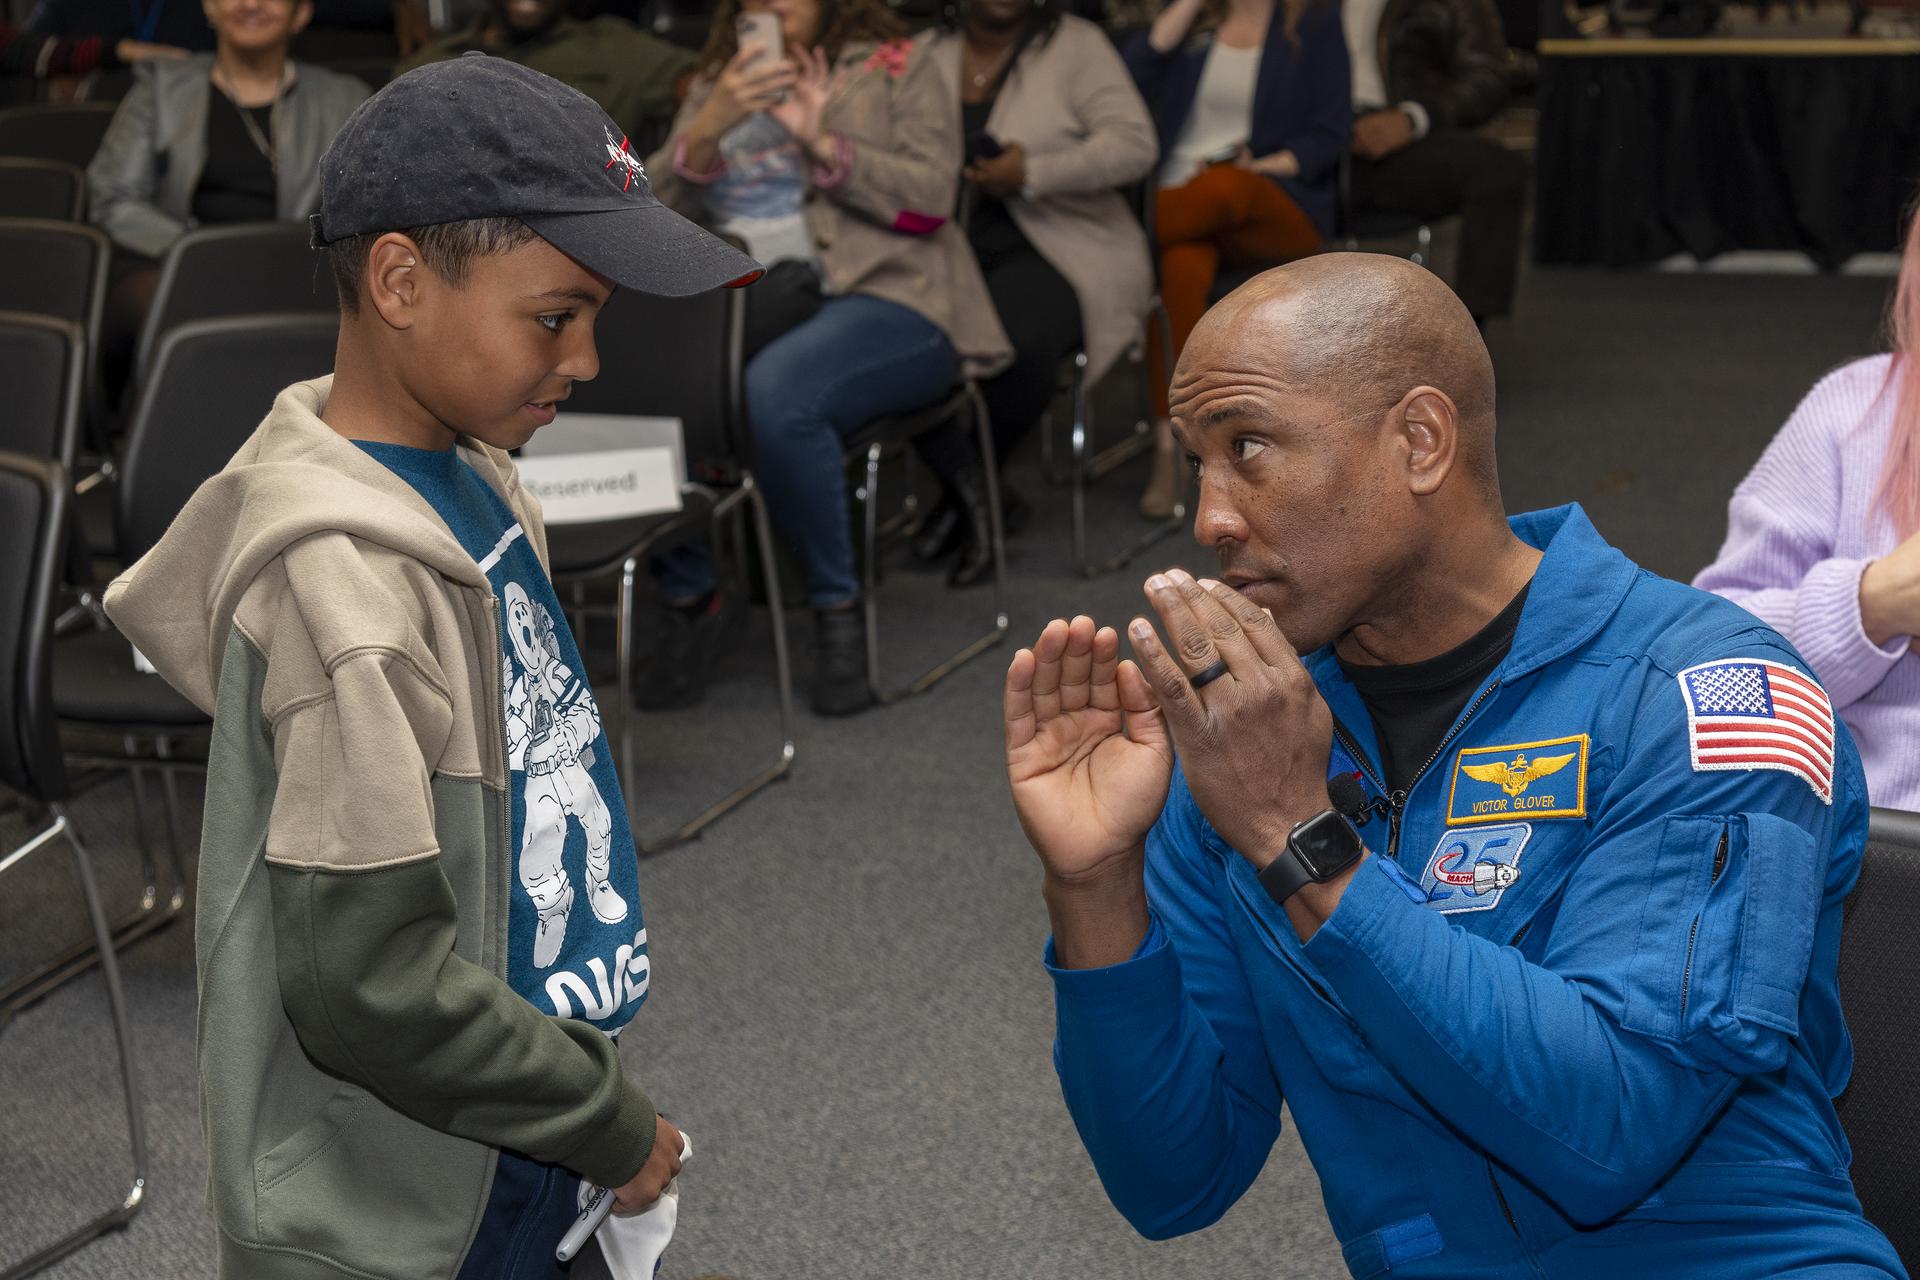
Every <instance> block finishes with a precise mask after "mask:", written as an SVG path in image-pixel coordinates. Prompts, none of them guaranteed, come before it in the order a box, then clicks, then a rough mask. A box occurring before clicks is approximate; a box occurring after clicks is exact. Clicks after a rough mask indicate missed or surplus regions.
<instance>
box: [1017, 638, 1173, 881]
mask: <svg viewBox="0 0 1920 1280" xmlns="http://www.w3.org/2000/svg"><path fill="white" fill-rule="evenodd" d="M1006 712H1007V723H1006V730H1007V776H1008V778H1009V780H1010V781H1011V783H1012V785H1013V803H1014V809H1015V812H1017V813H1018V814H1019V817H1020V825H1021V827H1022V828H1024V829H1025V831H1026V833H1027V839H1028V840H1029V841H1031V842H1032V844H1033V847H1034V848H1035V850H1037V851H1038V852H1039V854H1040V857H1041V859H1042V860H1043V861H1044V862H1045V863H1046V864H1047V867H1048V868H1049V869H1050V870H1051V871H1053V872H1054V874H1056V875H1061V876H1069V877H1071V876H1075V875H1080V874H1082V873H1085V872H1087V871H1090V870H1092V869H1093V868H1094V867H1096V866H1098V865H1099V864H1100V863H1102V862H1104V861H1105V860H1107V859H1108V858H1112V857H1116V856H1118V855H1121V854H1124V853H1126V852H1127V851H1129V850H1131V849H1133V848H1135V847H1136V846H1138V845H1139V844H1140V843H1141V842H1142V841H1143V840H1145V839H1146V834H1147V832H1148V830H1149V829H1151V828H1152V826H1153V823H1154V820H1155V819H1157V818H1158V817H1159V816H1160V810H1161V808H1162V807H1163V806H1164V805H1165V804H1166V799H1167V783H1168V780H1169V779H1170V778H1171V777H1172V773H1173V743H1172V740H1171V739H1170V738H1169V737H1168V735H1167V730H1166V725H1165V723H1164V721H1163V720H1162V719H1161V716H1160V711H1159V708H1158V707H1156V706H1155V705H1154V703H1153V699H1152V696H1151V694H1150V693H1149V692H1148V690H1147V686H1146V681H1145V680H1144V679H1143V678H1142V677H1141V675H1140V672H1139V671H1138V669H1136V668H1135V667H1134V666H1133V664H1131V663H1126V664H1122V663H1120V662H1119V637H1118V636H1116V635H1115V634H1114V633H1113V632H1112V631H1111V630H1103V631H1100V632H1098V633H1096V632H1095V631H1094V627H1093V622H1092V620H1091V619H1089V618H1075V619H1074V620H1073V623H1072V624H1071V626H1069V625H1068V624H1066V623H1063V622H1059V621H1055V622H1053V623H1050V624H1048V626H1047V629H1046V630H1045V631H1043V632H1041V634H1040V638H1039V639H1038V640H1037V641H1035V642H1034V646H1033V649H1032V650H1031V651H1027V650H1023V651H1022V652H1021V653H1020V654H1019V655H1016V657H1015V658H1014V662H1013V666H1012V668H1011V669H1010V670H1009V671H1008V673H1007V698H1006ZM1129 729H1130V730H1131V735H1132V736H1131V737H1129V736H1128V730H1129Z"/></svg>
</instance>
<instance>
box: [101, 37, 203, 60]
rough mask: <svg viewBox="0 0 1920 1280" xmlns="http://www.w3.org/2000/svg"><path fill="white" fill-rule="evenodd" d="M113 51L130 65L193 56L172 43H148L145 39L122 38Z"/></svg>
mask: <svg viewBox="0 0 1920 1280" xmlns="http://www.w3.org/2000/svg"><path fill="white" fill-rule="evenodd" d="M113 53H114V56H115V57H117V58H119V59H120V61H122V62H124V63H126V64H127V65H128V66H132V65H133V64H134V63H136V62H177V61H179V60H180V59H182V58H189V57H192V56H193V55H192V54H190V53H188V52H187V51H186V50H185V49H176V48H174V47H173V46H172V45H170V44H148V43H146V42H145V41H144V40H122V41H121V42H120V43H118V44H116V45H114V46H113Z"/></svg>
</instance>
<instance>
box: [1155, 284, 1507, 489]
mask: <svg viewBox="0 0 1920 1280" xmlns="http://www.w3.org/2000/svg"><path fill="white" fill-rule="evenodd" d="M1255 360H1257V361H1259V362H1261V363H1263V364H1265V365H1266V366H1267V367H1268V368H1269V369H1270V371H1271V373H1272V374H1273V376H1274V377H1276V378H1277V379H1279V380H1281V381H1284V382H1286V383H1289V384H1291V385H1293V386H1295V387H1299V388H1301V389H1303V390H1306V389H1311V390H1312V391H1314V392H1316V393H1318V394H1320V395H1324V396H1328V397H1330V398H1335V399H1338V400H1340V401H1341V402H1343V403H1346V404H1351V405H1352V406H1353V412H1354V415H1355V416H1356V417H1361V416H1363V415H1364V417H1365V418H1367V419H1369V420H1372V419H1377V418H1378V417H1379V416H1380V415H1381V414H1384V413H1385V412H1386V411H1387V410H1388V409H1390V408H1392V407H1393V406H1394V405H1395V404H1397V403H1398V402H1399V401H1400V400H1401V399H1402V398H1403V397H1404V396H1405V395H1406V394H1407V393H1408V392H1409V391H1412V390H1413V389H1414V388H1415V387H1420V386H1427V387H1432V388H1433V389H1435V390H1437V391H1441V392H1444V393H1445V394H1446V396H1447V398H1448V399H1449V400H1451V401H1452V402H1453V405H1454V408H1455V410H1456V412H1457V414H1458V418H1459V434H1460V442H1459V450H1460V459H1459V460H1460V463H1461V465H1462V467H1463V468H1464V470H1465V471H1466V472H1467V473H1468V475H1469V476H1471V477H1472V478H1473V479H1474V480H1475V481H1476V482H1478V483H1479V485H1480V486H1482V487H1483V488H1485V489H1486V490H1487V491H1488V493H1489V495H1490V496H1495V497H1497V494H1498V481H1497V479H1496V475H1497V472H1496V468H1495V465H1494V449H1493V427H1494V386H1493V361H1492V360H1491V359H1490V358H1489V357H1488V355H1487V346H1486V343H1485V342H1483V341H1482V340H1481V337H1480V330H1479V326H1477V325H1475V324H1474V322H1473V317H1472V316H1471V315H1470V314H1468V312H1467V309H1466V307H1464V306H1462V305H1461V303H1460V299H1459V298H1458V297H1456V296H1455V295H1454V292H1453V290H1452V289H1450V288H1448V287H1447V285H1446V283H1445V282H1444V281H1442V280H1441V279H1440V278H1439V277H1438V276H1435V275H1434V274H1433V273H1432V272H1430V271H1428V270H1426V269H1425V268H1424V267H1419V266H1415V265H1414V264H1413V263H1411V262H1408V261H1406V260H1405V259H1403V258H1395V257H1390V256H1388V255H1386V254H1379V253H1324V254H1318V255H1316V256H1314V257H1311V258H1302V259H1301V260H1300V261H1298V262H1292V263H1288V264H1287V265H1286V266H1283V267H1276V268H1274V269H1273V270H1271V271H1266V272H1263V273H1261V274H1260V275H1258V276H1255V277H1254V278H1253V279H1252V280H1250V281H1248V282H1247V283H1246V284H1244V285H1242V286H1241V287H1240V288H1238V289H1236V290H1234V291H1233V293H1231V294H1229V295H1228V296H1227V297H1226V298H1225V299H1223V300H1222V301H1221V302H1220V303H1219V305H1217V306H1215V307H1214V308H1213V309H1212V310H1211V311H1209V312H1207V314H1206V315H1205V316H1204V317H1203V318H1202V319H1201V321H1200V324H1199V325H1198V326H1197V327H1196V328H1195V329H1194V331H1193V336H1192V338H1191V339H1189V341H1188V343H1187V346H1186V348H1185V350H1184V351H1183V352H1182V353H1181V357H1180V363H1179V367H1178V368H1177V369H1176V370H1175V376H1174V381H1175V383H1176V385H1177V384H1179V383H1180V382H1182V381H1183V380H1186V379H1190V378H1192V377H1195V376H1198V375H1199V374H1200V373H1201V372H1202V371H1203V370H1204V369H1206V368H1207V367H1209V366H1210V364H1211V363H1212V362H1214V361H1224V362H1226V363H1229V364H1245V363H1247V362H1249V361H1255Z"/></svg>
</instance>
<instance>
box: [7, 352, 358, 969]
mask: <svg viewBox="0 0 1920 1280" xmlns="http://www.w3.org/2000/svg"><path fill="white" fill-rule="evenodd" d="M335 329H336V325H335V322H334V321H332V320H330V319H328V318H326V317H324V316H280V315H261V316H234V317H229V318H227V319H223V320H201V321H196V322H195V323H193V324H188V325H183V326H181V327H180V328H178V329H175V330H174V331H173V332H171V333H169V334H168V335H167V336H166V338H165V339H164V340H163V341H162V342H161V344H160V351H159V354H158V356H157V357H156V358H155V361H154V369H153V376H152V378H151V379H149V381H148V383H147V385H146V386H145V387H143V388H142V389H141V392H140V397H139V399H138V401H137V402H136V403H135V405H134V410H133V416H132V419H131V422H130V426H129V428H128V433H127V444H126V452H125V457H124V459H123V461H122V464H121V471H120V479H119V483H118V485H117V486H116V487H115V490H114V512H113V515H114V544H115V553H116V557H117V558H118V559H119V560H120V561H121V563H124V564H131V563H132V562H133V561H135V560H137V559H139V558H140V556H142V555H144V554H145V553H146V552H147V550H148V549H149V548H151V547H152V546H153V544H154V543H155V542H157V541H159V539H160V535H161V534H163V533H165V532H166V529H167V526H168V525H169V524H171V523H172V522H173V518H174V516H176V515H177V514H179V511H180V509H181V508H182V507H183V506H185V505H186V502H187V499H188V498H190V497H192V496H193V491H194V490H195V489H197V488H199V486H200V485H201V483H202V482H203V481H205V480H206V479H207V478H208V477H210V476H212V475H213V474H214V473H215V472H217V471H219V470H220V469H221V468H222V467H223V466H225V465H226V463H227V460H228V459H229V458H231V457H232V456H233V454H234V452H235V451H236V450H237V449H239V447H240V446H241V444H243V443H244V442H245V441H246V439H247V437H248V436H250V435H252V434H253V431H254V429H255V428H256V427H258V426H259V425H260V420H261V419H262V418H264V417H265V416H266V414H267V411H268V410H269V409H271V408H272V407H273V399H274V397H275V396H276V395H278V394H279V393H280V391H281V390H282V389H283V388H285V387H286V386H287V385H289V384H290V383H294V382H300V381H303V380H305V379H308V378H314V377H318V376H320V375H321V374H324V373H326V372H327V371H328V370H329V369H331V368H332V367H333V352H334V341H335ZM93 617H94V623H95V625H93V626H91V627H88V628H85V629H83V630H80V631H78V632H75V633H72V634H68V635H63V636H61V637H60V638H59V640H58V641H57V642H56V643H55V645H54V657H53V700H54V706H55V708H56V710H57V711H58V714H59V717H60V719H61V721H63V722H64V723H66V724H67V725H69V726H70V727H72V728H74V729H76V730H84V731H87V732H89V733H90V734H92V735H94V736H101V737H116V738H118V739H119V740H120V743H121V746H122V751H121V752H120V753H117V754H108V753H104V752H98V751H70V752H68V755H67V758H68V759H69V760H70V761H73V762H76V763H84V764H87V765H90V766H94V767H98V768H106V769H116V770H117V769H125V770H128V771H129V773H130V775H131V781H132V784H133V801H134V820H135V823H136V825H137V827H138V829H139V830H140V832H141V840H140V844H141V853H142V857H143V859H144V863H143V868H142V869H143V871H144V872H145V874H146V890H145V892H144V893H143V895H142V898H141V904H140V908H139V909H138V910H137V911H135V912H134V913H133V914H131V915H130V916H128V917H127V918H126V919H124V920H122V921H120V922H119V923H118V924H116V925H115V927H114V940H115V943H116V945H117V946H120V947H122V948H124V947H126V946H127V945H129V944H131V943H132V942H134V941H137V940H138V939H140V938H142V937H145V936H146V935H147V934H149V933H152V932H153V931H154V930H156V929H159V928H161V927H163V926H164V925H166V924H167V923H168V922H169V921H171V920H172V919H173V918H174V917H175V916H177V915H178V914H179V913H180V912H181V910H183V909H184V907H185V905H186V877H185V874H184V872H183V870H182V865H181V860H180V849H179V841H178V831H179V803H178V798H177V795H176V791H175V785H174V778H175V774H177V773H178V772H179V771H180V770H181V769H183V768H185V769H198V768H199V767H200V766H198V765H196V764H194V763H192V762H190V761H184V760H181V759H179V758H177V755H176V748H177V746H178V745H179V744H181V743H183V742H185V741H187V740H189V739H192V738H195V737H197V736H198V735H200V734H203V733H204V732H205V731H206V729H207V726H208V720H207V717H206V716H205V715H203V714H202V713H201V711H200V709H199V708H198V707H196V706H194V705H193V703H191V702H189V701H188V700H187V699H186V698H185V697H183V696H182V695H181V694H179V693H178V692H176V691H175V690H174V689H173V687H172V686H171V685H169V684H168V683H167V682H166V681H165V680H163V679H161V678H160V677H159V676H157V675H153V674H151V673H150V672H143V671H140V670H138V669H137V668H136V667H135V665H134V657H133V647H132V645H130V644H129V643H128V642H127V640H126V638H125V637H123V636H122V635H121V634H120V633H119V632H118V631H116V630H114V629H113V627H112V626H111V625H110V624H109V623H108V622H107V620H106V619H105V618H104V617H103V616H100V615H99V614H98V613H95V614H94V615H93ZM149 772H153V773H158V774H159V775H160V782H161V788H162V799H163V802H164V805H165V811H164V812H165V819H166V830H165V835H166V841H165V848H166V851H167V858H168V863H169V870H170V872H171V878H172V884H171V887H170V889H168V890H167V891H166V892H165V893H164V894H163V891H162V888H163V886H162V879H161V877H160V874H159V871H158V868H157V867H156V866H155V864H154V860H153V857H152V854H151V845H150V842H149V841H148V840H147V839H146V836H145V832H146V830H147V819H146V800H145V785H144V775H145V774H147V773H149ZM91 964H92V960H91V958H90V957H89V956H81V955H74V956H70V957H66V958H64V959H63V960H62V961H60V962H56V963H55V964H52V965H49V966H46V967H44V968H43V969H42V970H40V971H37V972H36V973H34V974H30V975H28V976H27V978H25V979H22V980H21V981H20V982H17V983H15V984H14V986H12V987H9V988H7V989H6V990H4V991H0V1002H6V1001H17V1000H25V999H32V998H34V997H35V993H36V992H38V991H43V990H46V989H50V988H51V987H53V986H57V985H58V984H59V983H61V982H63V981H65V980H66V979H67V978H69V977H71V976H73V975H74V974H75V973H78V972H82V971H84V970H85V969H86V968H88V967H90V966H91Z"/></svg>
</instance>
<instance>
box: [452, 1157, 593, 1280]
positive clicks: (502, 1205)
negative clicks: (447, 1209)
mask: <svg viewBox="0 0 1920 1280" xmlns="http://www.w3.org/2000/svg"><path fill="white" fill-rule="evenodd" d="M579 1216H580V1175H579V1174H577V1173H569V1172H567V1171H566V1170H565V1169H562V1168H561V1167H560V1166H559V1165H554V1164H541V1163H540V1162H539V1161H537V1160H529V1159H528V1158H527V1157H526V1156H523V1155H516V1154H515V1153H514V1152H511V1151H502V1152H501V1153H500V1160H499V1164H498V1166H497V1167H496V1169H495V1171H494V1175H493V1191H492V1192H491V1194H490V1195H489V1196H488V1198H487V1211H486V1213H485V1214H484V1215H483V1216H482V1217H481V1219H480V1230H479V1232H478V1234H476V1235H475V1236H474V1238H473V1247H472V1248H471V1249H469V1250H468V1251H467V1261H466V1265H464V1266H462V1267H461V1268H460V1280H566V1276H567V1272H568V1271H569V1269H570V1268H568V1267H566V1266H563V1265H562V1264H561V1263H560V1262H559V1261H557V1260H556V1259H555V1258H554V1256H553V1251H554V1250H555V1249H557V1248H559V1247H560V1238H561V1237H562V1236H564V1235H566V1234H567V1228H568V1227H571V1226H572V1225H573V1223H574V1219H576V1218H578V1217H579Z"/></svg>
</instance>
